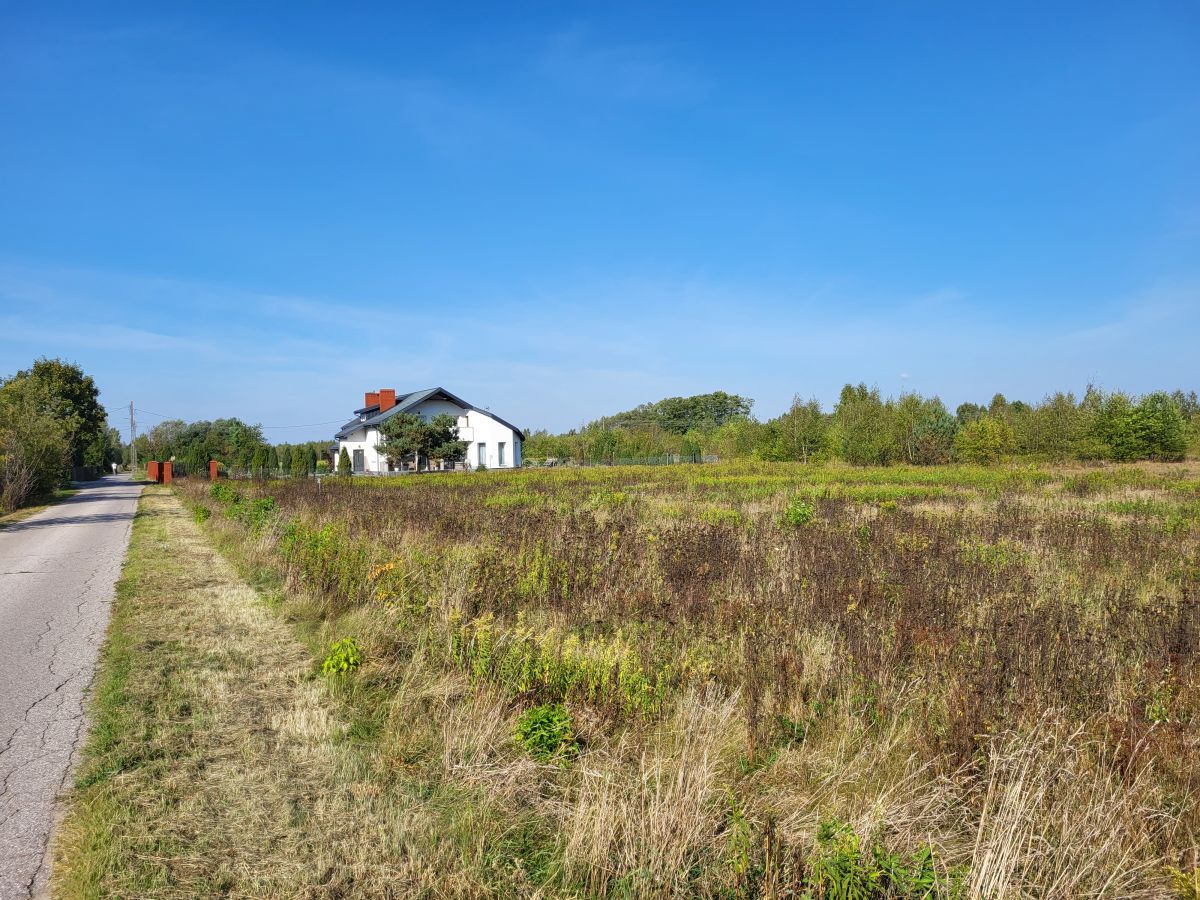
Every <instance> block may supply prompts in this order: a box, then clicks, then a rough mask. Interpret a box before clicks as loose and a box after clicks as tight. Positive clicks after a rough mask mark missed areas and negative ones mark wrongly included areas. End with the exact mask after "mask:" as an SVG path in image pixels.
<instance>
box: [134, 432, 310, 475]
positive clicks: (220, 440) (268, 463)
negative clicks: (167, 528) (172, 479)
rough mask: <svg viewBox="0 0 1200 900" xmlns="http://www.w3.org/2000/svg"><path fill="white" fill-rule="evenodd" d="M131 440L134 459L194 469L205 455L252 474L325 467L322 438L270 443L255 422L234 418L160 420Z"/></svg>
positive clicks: (203, 466) (199, 469)
mask: <svg viewBox="0 0 1200 900" xmlns="http://www.w3.org/2000/svg"><path fill="white" fill-rule="evenodd" d="M135 443H136V445H137V454H138V462H139V463H142V464H144V463H145V462H146V461H147V460H151V459H153V460H158V461H160V462H165V461H167V460H174V461H175V462H176V463H178V464H181V465H182V468H183V471H186V472H190V473H195V474H202V473H203V472H205V471H206V470H207V469H208V463H209V461H210V460H216V461H217V462H218V463H220V464H221V466H222V467H223V468H224V469H226V470H227V471H236V472H246V473H251V474H258V475H266V474H271V473H278V472H287V473H289V474H292V475H309V474H312V473H314V472H320V471H326V470H328V468H329V460H328V459H327V458H326V448H327V447H328V446H329V442H328V441H304V442H301V443H296V444H271V443H269V442H268V441H267V440H266V438H265V437H264V436H263V430H262V427H261V426H259V425H248V424H247V423H245V422H243V421H242V420H241V419H236V418H233V419H216V420H215V421H211V422H208V421H199V422H184V421H183V420H182V419H166V420H165V421H162V422H159V423H158V424H157V425H155V426H154V427H153V428H151V429H150V430H149V431H147V432H146V433H144V434H139V435H138V437H137V441H136V442H135Z"/></svg>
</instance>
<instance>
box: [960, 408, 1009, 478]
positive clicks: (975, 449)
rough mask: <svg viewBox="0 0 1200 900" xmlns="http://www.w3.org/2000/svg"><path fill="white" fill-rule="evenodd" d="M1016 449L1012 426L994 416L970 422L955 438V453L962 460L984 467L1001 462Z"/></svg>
mask: <svg viewBox="0 0 1200 900" xmlns="http://www.w3.org/2000/svg"><path fill="white" fill-rule="evenodd" d="M1016 447H1017V438H1016V435H1015V434H1014V433H1013V429H1012V426H1011V425H1009V424H1008V423H1007V422H1005V421H1004V420H1003V419H999V418H995V417H993V416H984V417H983V418H982V419H976V420H975V421H974V422H969V423H968V424H967V425H966V426H965V427H964V428H963V429H962V431H960V432H959V433H958V435H957V436H956V437H955V438H954V453H955V455H956V456H957V457H958V458H959V459H960V460H962V461H963V462H969V463H976V464H978V465H983V466H989V465H993V464H995V463H998V462H1000V461H1001V460H1002V459H1004V458H1005V457H1006V456H1009V455H1010V454H1012V453H1013V451H1014V450H1016Z"/></svg>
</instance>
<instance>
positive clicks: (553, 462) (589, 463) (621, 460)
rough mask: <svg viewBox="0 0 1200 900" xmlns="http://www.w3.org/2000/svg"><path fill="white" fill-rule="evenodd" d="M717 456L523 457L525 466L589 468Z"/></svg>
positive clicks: (684, 462) (692, 460)
mask: <svg viewBox="0 0 1200 900" xmlns="http://www.w3.org/2000/svg"><path fill="white" fill-rule="evenodd" d="M717 461H718V457H717V456H714V455H713V454H711V453H666V454H663V455H662V456H610V457H608V458H605V459H558V458H555V457H550V458H548V459H542V460H537V459H528V458H527V459H525V460H524V462H523V465H524V467H525V468H544V469H550V468H558V469H562V468H589V467H595V466H678V465H689V464H697V465H698V464H701V463H714V462H717Z"/></svg>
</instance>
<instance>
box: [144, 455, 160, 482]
mask: <svg viewBox="0 0 1200 900" xmlns="http://www.w3.org/2000/svg"><path fill="white" fill-rule="evenodd" d="M158 466H159V464H158V463H157V462H156V461H155V460H153V459H152V460H150V461H149V462H147V463H146V478H148V479H149V480H150V481H158V480H159V479H160V478H161V477H162V476H161V475H160V474H159V471H158Z"/></svg>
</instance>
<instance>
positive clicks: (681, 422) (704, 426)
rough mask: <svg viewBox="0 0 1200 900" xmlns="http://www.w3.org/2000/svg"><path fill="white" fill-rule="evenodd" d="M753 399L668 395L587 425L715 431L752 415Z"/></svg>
mask: <svg viewBox="0 0 1200 900" xmlns="http://www.w3.org/2000/svg"><path fill="white" fill-rule="evenodd" d="M753 405H754V401H753V400H751V399H750V398H749V397H740V396H738V395H737V394H727V393H725V391H714V392H713V393H711V394H696V395H694V396H691V397H667V398H665V399H663V400H659V401H657V402H656V403H643V404H642V405H641V406H636V407H634V408H633V409H631V410H629V411H627V412H621V413H617V414H616V415H612V416H606V417H604V418H602V419H597V420H596V421H595V422H592V423H591V424H590V425H589V426H588V427H589V428H592V427H595V428H600V429H613V428H641V427H647V426H655V427H658V428H661V429H662V430H663V431H666V432H669V433H671V434H677V435H682V434H686V433H687V432H689V431H692V430H694V429H699V430H702V431H712V430H713V429H716V428H720V427H721V426H722V425H724V424H725V423H726V422H729V421H731V420H733V419H744V418H747V417H748V416H749V415H750V408H751V407H752V406H753Z"/></svg>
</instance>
